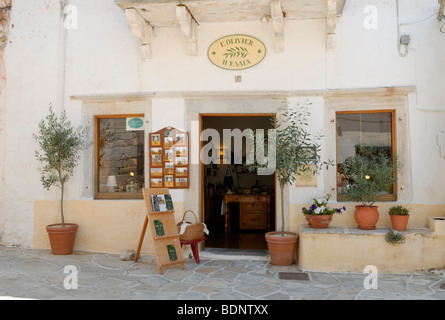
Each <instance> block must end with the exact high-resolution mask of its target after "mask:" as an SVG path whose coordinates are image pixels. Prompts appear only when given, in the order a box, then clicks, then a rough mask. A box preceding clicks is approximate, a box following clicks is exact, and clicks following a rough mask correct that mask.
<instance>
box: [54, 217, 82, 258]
mask: <svg viewBox="0 0 445 320" xmlns="http://www.w3.org/2000/svg"><path fill="white" fill-rule="evenodd" d="M78 229H79V226H78V225H77V224H73V223H65V225H62V224H52V225H49V226H47V227H46V231H47V232H48V236H49V242H50V244H51V251H52V254H54V255H68V254H72V253H73V250H74V242H75V240H76V233H77V230H78Z"/></svg>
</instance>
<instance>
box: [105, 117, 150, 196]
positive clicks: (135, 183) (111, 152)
mask: <svg viewBox="0 0 445 320" xmlns="http://www.w3.org/2000/svg"><path fill="white" fill-rule="evenodd" d="M98 125H99V128H98V130H99V141H97V143H98V144H99V159H98V161H99V163H98V164H97V167H98V171H99V172H98V179H99V193H123V192H125V193H140V192H141V189H142V187H143V186H144V131H131V130H127V121H126V118H103V119H99V120H98ZM117 197H118V196H117Z"/></svg>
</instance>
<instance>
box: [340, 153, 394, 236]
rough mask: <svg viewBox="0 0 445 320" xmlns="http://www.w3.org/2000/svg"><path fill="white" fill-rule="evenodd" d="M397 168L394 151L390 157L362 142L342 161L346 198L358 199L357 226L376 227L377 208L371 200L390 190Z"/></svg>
mask: <svg viewBox="0 0 445 320" xmlns="http://www.w3.org/2000/svg"><path fill="white" fill-rule="evenodd" d="M400 168H401V163H400V161H399V159H398V157H397V155H393V156H392V157H391V156H390V155H388V154H386V153H384V152H383V151H380V152H377V151H375V150H374V149H373V148H371V147H365V146H360V147H359V148H358V152H357V153H356V154H355V155H353V156H350V157H348V158H346V160H345V162H344V163H343V164H342V165H341V173H342V175H343V176H344V181H345V182H347V183H348V185H347V191H346V198H347V199H348V200H351V201H355V202H358V203H360V205H357V206H356V207H355V208H356V210H355V213H354V218H355V220H356V222H357V225H358V228H359V229H362V230H373V229H375V226H376V224H377V221H378V220H379V211H378V206H375V205H374V203H375V202H376V201H377V200H378V198H379V197H380V196H381V195H382V194H385V193H386V194H388V193H392V189H393V187H394V183H395V182H396V181H397V172H398V171H399V170H400Z"/></svg>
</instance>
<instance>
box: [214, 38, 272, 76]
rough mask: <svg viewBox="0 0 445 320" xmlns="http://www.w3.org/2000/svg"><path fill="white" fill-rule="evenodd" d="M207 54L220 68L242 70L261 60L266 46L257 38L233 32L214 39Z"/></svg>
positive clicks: (264, 54)
mask: <svg viewBox="0 0 445 320" xmlns="http://www.w3.org/2000/svg"><path fill="white" fill-rule="evenodd" d="M208 56H209V59H210V61H211V62H212V63H213V64H214V65H216V66H218V67H220V68H223V69H227V70H244V69H248V68H251V67H253V66H256V65H257V64H258V63H260V62H261V61H263V59H264V57H265V56H266V46H265V45H264V43H263V42H261V41H260V40H258V39H257V38H254V37H251V36H247V35H243V34H235V35H231V36H227V37H223V38H221V39H218V40H216V41H215V42H214V43H213V44H212V45H211V46H210V48H209V51H208Z"/></svg>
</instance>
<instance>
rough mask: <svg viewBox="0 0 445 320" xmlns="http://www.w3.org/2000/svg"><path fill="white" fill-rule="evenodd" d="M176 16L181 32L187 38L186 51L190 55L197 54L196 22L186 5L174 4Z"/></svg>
mask: <svg viewBox="0 0 445 320" xmlns="http://www.w3.org/2000/svg"><path fill="white" fill-rule="evenodd" d="M176 17H177V18H178V22H179V26H180V28H181V31H182V34H183V35H184V36H185V37H186V38H187V53H188V54H189V55H191V56H197V55H198V22H197V21H196V19H195V18H194V17H193V15H192V13H191V12H190V10H189V9H188V8H187V6H185V5H183V4H180V5H178V6H176Z"/></svg>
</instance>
